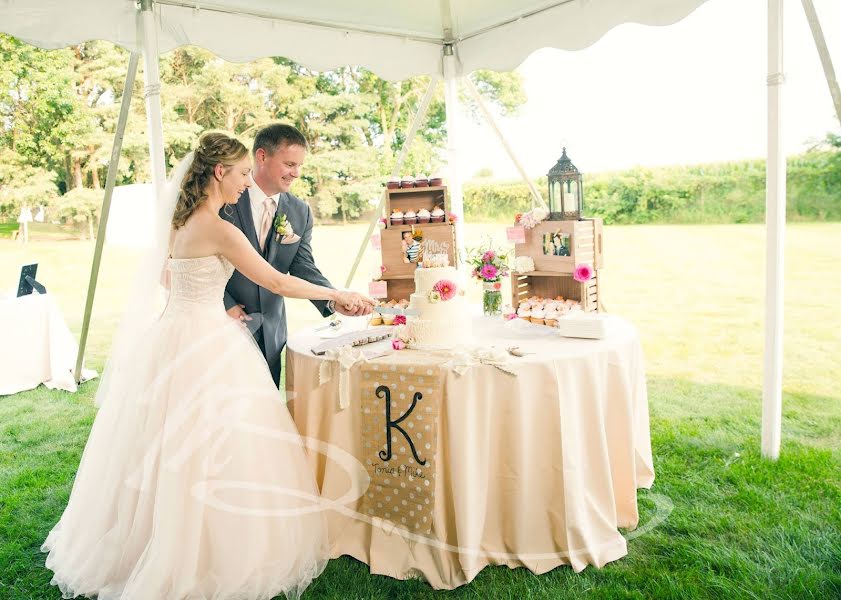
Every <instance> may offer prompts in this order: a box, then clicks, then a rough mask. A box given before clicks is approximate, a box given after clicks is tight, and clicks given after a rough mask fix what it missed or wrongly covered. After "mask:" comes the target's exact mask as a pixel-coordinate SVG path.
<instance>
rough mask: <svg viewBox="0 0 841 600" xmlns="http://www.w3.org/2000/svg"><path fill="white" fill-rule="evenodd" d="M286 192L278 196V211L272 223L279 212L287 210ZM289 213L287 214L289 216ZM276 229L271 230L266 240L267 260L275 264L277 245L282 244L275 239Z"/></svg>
mask: <svg viewBox="0 0 841 600" xmlns="http://www.w3.org/2000/svg"><path fill="white" fill-rule="evenodd" d="M285 204H286V194H281V195H280V196H278V198H277V211H275V214H274V215H273V216H272V223H274V218H275V217H277V214H278V213H282V212H283V211H285V210H286V206H285ZM288 216H289V215H287V218H288ZM274 238H275V231H274V230H273V229H270V230H269V238H268V239H267V240H266V262H267V263H269V264H273V262H272V261H274V259H275V256H276V255H277V247H278V246H279V245H280V242H276V241H275V239H274Z"/></svg>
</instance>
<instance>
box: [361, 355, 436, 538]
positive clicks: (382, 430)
mask: <svg viewBox="0 0 841 600" xmlns="http://www.w3.org/2000/svg"><path fill="white" fill-rule="evenodd" d="M443 388H444V383H443V377H441V373H440V369H439V367H437V366H429V367H419V366H408V365H379V364H376V363H364V364H362V390H361V401H360V403H359V410H361V411H362V432H361V435H362V447H363V456H364V462H365V468H366V469H367V470H368V475H369V476H370V477H371V485H370V487H369V488H368V490H367V491H366V492H365V495H364V496H363V497H362V511H363V513H364V514H366V515H368V516H371V517H379V518H381V519H384V520H386V521H390V522H392V523H394V524H395V525H397V526H398V527H403V528H405V529H408V530H409V531H412V532H414V533H422V534H429V533H430V531H431V529H432V512H433V511H432V509H433V506H434V505H435V454H436V451H437V443H438V413H439V408H440V404H441V399H442V395H443Z"/></svg>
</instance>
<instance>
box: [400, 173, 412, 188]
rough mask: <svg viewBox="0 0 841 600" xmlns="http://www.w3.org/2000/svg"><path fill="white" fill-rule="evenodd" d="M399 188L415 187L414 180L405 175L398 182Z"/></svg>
mask: <svg viewBox="0 0 841 600" xmlns="http://www.w3.org/2000/svg"><path fill="white" fill-rule="evenodd" d="M400 187H401V188H413V187H415V178H414V177H412V176H410V175H407V176H405V177H404V178H403V179H401V180H400Z"/></svg>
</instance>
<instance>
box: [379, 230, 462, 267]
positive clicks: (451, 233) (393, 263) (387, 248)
mask: <svg viewBox="0 0 841 600" xmlns="http://www.w3.org/2000/svg"><path fill="white" fill-rule="evenodd" d="M418 231H420V232H421V233H422V234H423V241H422V242H421V247H422V249H423V252H430V253H432V254H446V255H447V256H448V257H449V259H450V265H451V266H453V267H455V266H457V265H456V252H455V246H456V244H455V226H454V225H448V224H447V223H427V224H426V225H401V226H399V227H392V228H390V229H385V230H384V231H383V232H382V238H381V247H382V257H383V262H382V264H383V265H385V267H386V271H385V273H384V274H383V279H391V278H395V277H405V276H409V277H414V274H415V269H416V268H417V263H411V262H405V260H404V259H405V257H406V255H405V254H404V252H403V243H402V242H403V234H404V232H418ZM420 258H422V254H421V255H420Z"/></svg>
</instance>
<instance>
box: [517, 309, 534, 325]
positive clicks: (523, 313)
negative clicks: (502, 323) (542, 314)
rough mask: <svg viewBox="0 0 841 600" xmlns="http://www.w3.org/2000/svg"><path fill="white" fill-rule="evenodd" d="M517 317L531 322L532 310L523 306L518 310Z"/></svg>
mask: <svg viewBox="0 0 841 600" xmlns="http://www.w3.org/2000/svg"><path fill="white" fill-rule="evenodd" d="M517 316H518V317H520V318H521V319H525V320H526V321H530V320H531V310H530V309H528V308H523V307H522V306H521V307H520V308H519V309H517Z"/></svg>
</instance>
